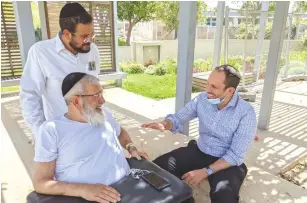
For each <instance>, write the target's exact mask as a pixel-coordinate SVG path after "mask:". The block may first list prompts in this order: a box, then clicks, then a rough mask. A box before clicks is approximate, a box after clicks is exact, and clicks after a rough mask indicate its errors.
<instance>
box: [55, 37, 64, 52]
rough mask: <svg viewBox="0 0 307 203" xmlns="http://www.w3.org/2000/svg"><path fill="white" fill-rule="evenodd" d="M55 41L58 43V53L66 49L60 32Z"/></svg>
mask: <svg viewBox="0 0 307 203" xmlns="http://www.w3.org/2000/svg"><path fill="white" fill-rule="evenodd" d="M55 41H56V51H57V53H59V52H60V51H62V50H65V49H66V47H65V46H64V44H63V42H62V40H61V38H60V32H59V33H58V34H57V36H56V38H55Z"/></svg>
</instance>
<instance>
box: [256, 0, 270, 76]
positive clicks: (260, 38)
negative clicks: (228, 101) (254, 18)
mask: <svg viewBox="0 0 307 203" xmlns="http://www.w3.org/2000/svg"><path fill="white" fill-rule="evenodd" d="M261 6H262V8H261V14H260V28H259V35H258V44H257V50H256V56H255V67H254V74H255V76H256V80H258V79H259V75H260V69H261V68H260V64H261V55H262V45H263V40H264V35H265V26H266V19H267V16H268V13H267V11H268V9H269V2H268V1H263V2H262V4H261Z"/></svg>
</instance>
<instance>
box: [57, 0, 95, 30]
mask: <svg viewBox="0 0 307 203" xmlns="http://www.w3.org/2000/svg"><path fill="white" fill-rule="evenodd" d="M92 21H93V17H92V16H91V15H90V14H89V13H88V12H87V11H86V10H85V8H84V7H83V6H82V5H81V4H79V3H67V4H65V5H64V6H63V8H62V9H61V12H60V18H59V23H60V27H61V32H63V31H64V30H65V29H66V30H68V31H69V32H72V33H74V32H75V31H76V26H77V24H79V23H81V24H90V23H92Z"/></svg>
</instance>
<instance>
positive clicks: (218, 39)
mask: <svg viewBox="0 0 307 203" xmlns="http://www.w3.org/2000/svg"><path fill="white" fill-rule="evenodd" d="M224 10H225V1H219V2H218V4H217V16H216V19H217V21H216V28H215V29H216V31H215V37H214V54H213V63H212V70H213V69H214V68H215V67H216V66H218V65H220V58H221V48H222V38H223V22H224Z"/></svg>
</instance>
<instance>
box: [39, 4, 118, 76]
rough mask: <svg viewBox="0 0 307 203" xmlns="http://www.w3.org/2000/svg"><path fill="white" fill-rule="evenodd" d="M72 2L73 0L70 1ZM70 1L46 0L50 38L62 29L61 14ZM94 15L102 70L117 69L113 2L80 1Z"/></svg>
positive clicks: (96, 42)
mask: <svg viewBox="0 0 307 203" xmlns="http://www.w3.org/2000/svg"><path fill="white" fill-rule="evenodd" d="M69 2H71V1H69ZM69 2H68V1H47V2H46V1H45V8H46V12H47V16H46V21H47V27H48V36H49V38H53V37H55V36H56V35H57V34H58V32H59V31H60V25H59V14H60V11H61V9H62V7H63V6H64V5H65V4H66V3H69ZM79 3H81V4H82V6H84V8H85V9H86V10H87V11H88V12H89V13H90V14H91V15H92V16H93V19H94V32H95V34H96V37H95V40H94V42H95V44H96V45H97V46H98V49H99V53H100V68H101V72H106V71H115V65H114V32H113V20H114V19H113V7H112V2H99V1H91V2H89V1H82V2H79Z"/></svg>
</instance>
